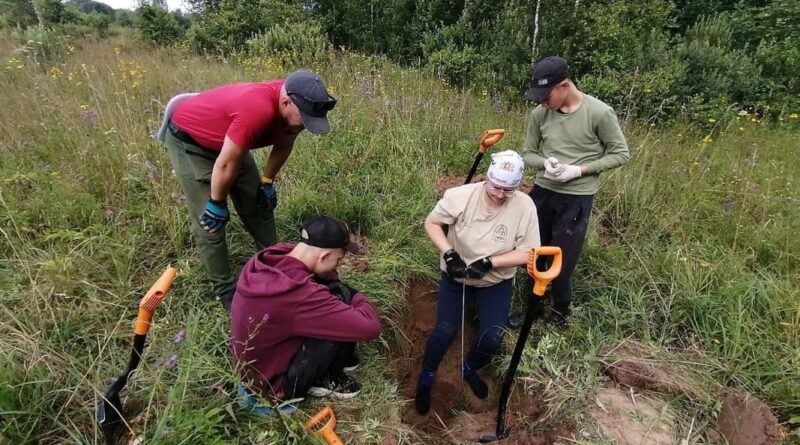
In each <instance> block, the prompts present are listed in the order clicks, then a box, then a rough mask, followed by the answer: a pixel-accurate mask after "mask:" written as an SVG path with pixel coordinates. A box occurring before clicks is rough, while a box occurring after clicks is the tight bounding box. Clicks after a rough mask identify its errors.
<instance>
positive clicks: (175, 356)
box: [164, 354, 178, 368]
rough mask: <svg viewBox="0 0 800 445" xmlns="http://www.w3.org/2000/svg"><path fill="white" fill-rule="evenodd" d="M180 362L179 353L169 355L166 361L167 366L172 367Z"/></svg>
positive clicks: (165, 365)
mask: <svg viewBox="0 0 800 445" xmlns="http://www.w3.org/2000/svg"><path fill="white" fill-rule="evenodd" d="M177 363H178V354H172V355H171V356H169V358H168V359H167V361H166V362H164V367H165V368H172V367H173V366H175V365H176V364H177Z"/></svg>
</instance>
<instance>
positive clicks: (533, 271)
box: [528, 246, 561, 297]
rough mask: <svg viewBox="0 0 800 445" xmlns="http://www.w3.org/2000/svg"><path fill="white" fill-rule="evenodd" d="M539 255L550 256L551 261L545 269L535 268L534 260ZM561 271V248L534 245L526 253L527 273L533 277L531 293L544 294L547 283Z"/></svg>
mask: <svg viewBox="0 0 800 445" xmlns="http://www.w3.org/2000/svg"><path fill="white" fill-rule="evenodd" d="M540 256H551V257H553V262H552V263H550V267H549V268H548V269H547V270H539V269H537V268H536V260H537V259H538V258H539V257H540ZM560 273H561V248H560V247H555V246H541V247H534V248H533V249H531V252H530V254H528V275H530V276H531V277H533V282H534V285H533V293H534V294H536V295H537V296H539V297H542V296H544V291H545V290H546V289H547V285H548V284H550V282H551V281H553V280H554V279H555V278H556V277H557V276H558V274H560Z"/></svg>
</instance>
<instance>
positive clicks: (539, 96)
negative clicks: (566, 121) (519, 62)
mask: <svg viewBox="0 0 800 445" xmlns="http://www.w3.org/2000/svg"><path fill="white" fill-rule="evenodd" d="M567 78H569V66H567V61H566V60H564V59H562V58H561V57H558V56H550V57H545V58H544V59H542V60H540V61H538V62H536V65H534V66H533V78H532V79H531V84H530V88H528V92H527V93H525V98H526V99H528V100H532V101H534V102H543V101H544V100H545V99H547V96H549V95H550V90H552V89H553V87H554V86H556V85H558V83H559V82H561V81H562V80H564V79H567Z"/></svg>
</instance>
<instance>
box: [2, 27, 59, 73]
mask: <svg viewBox="0 0 800 445" xmlns="http://www.w3.org/2000/svg"><path fill="white" fill-rule="evenodd" d="M14 37H15V38H16V40H17V42H18V43H19V44H20V45H22V46H21V47H20V48H19V50H18V51H19V52H21V53H23V54H25V57H27V58H28V59H30V60H31V61H32V62H33V63H34V65H36V66H39V67H43V65H45V64H46V63H48V62H51V61H53V60H56V59H58V58H60V57H62V56H63V55H64V54H66V51H67V47H68V46H69V42H68V40H67V38H66V37H65V36H63V35H61V34H59V33H58V32H57V31H55V30H54V29H52V28H47V27H45V26H41V25H39V26H31V27H29V28H26V29H23V30H17V31H16V32H15V33H14Z"/></svg>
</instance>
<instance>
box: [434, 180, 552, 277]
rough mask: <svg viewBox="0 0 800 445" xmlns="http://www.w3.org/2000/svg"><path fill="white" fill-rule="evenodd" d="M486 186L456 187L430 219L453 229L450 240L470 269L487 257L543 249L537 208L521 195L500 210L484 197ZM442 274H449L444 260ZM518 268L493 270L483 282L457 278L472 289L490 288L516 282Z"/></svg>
mask: <svg viewBox="0 0 800 445" xmlns="http://www.w3.org/2000/svg"><path fill="white" fill-rule="evenodd" d="M485 193H486V192H485V191H484V182H476V183H474V184H467V185H462V186H460V187H454V188H451V189H449V190H447V191H445V192H444V196H443V197H442V199H440V200H439V202H438V203H436V207H434V208H433V210H432V211H431V213H430V215H428V217H429V218H432V219H434V220H436V221H440V222H443V223H445V224H448V225H450V229H449V231H448V232H447V240H448V241H450V244H452V245H453V248H454V249H455V251H456V252H458V254H459V255H461V258H462V259H463V260H464V262H465V263H467V265H469V264H470V263H472V262H473V261H476V260H479V259H481V258H483V257H485V256H492V255H501V254H504V253H507V252H511V251H512V250H515V249H516V250H524V251H526V252H527V251H530V250H531V249H532V248H534V247H538V246H540V245H541V240H540V239H539V220H538V218H537V217H536V206H534V204H533V200H532V199H531V198H529V197H528V196H527V195H526V194H524V193H522V192H520V191H517V192H516V193H514V195H513V196H511V197H509V198H506V200H505V202H503V204H502V205H500V206H499V207H493V206H491V205H490V204H489V203H488V202H487V199H486V197H485V196H484V194H485ZM439 267H441V269H442V270H446V267H445V264H444V259H441V261H440V265H439ZM515 273H516V267H503V268H493V269H491V270H490V271H489V272H488V273H487V274H486V275H484V276H483V278H481V279H475V278H464V279H460V278H456V281H458V282H464V283H465V284H467V285H469V286H477V287H487V286H491V285H493V284H497V283H499V282H501V281H503V280H507V279H509V278H513V277H514V274H515Z"/></svg>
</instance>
